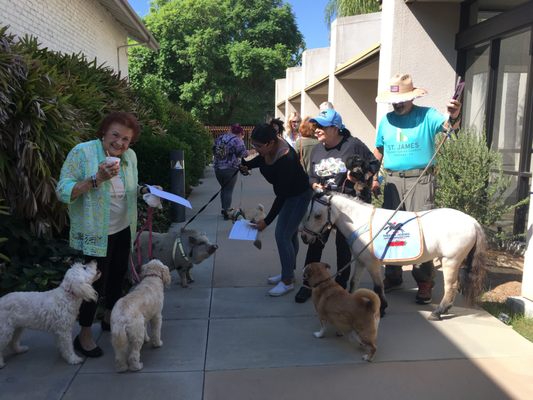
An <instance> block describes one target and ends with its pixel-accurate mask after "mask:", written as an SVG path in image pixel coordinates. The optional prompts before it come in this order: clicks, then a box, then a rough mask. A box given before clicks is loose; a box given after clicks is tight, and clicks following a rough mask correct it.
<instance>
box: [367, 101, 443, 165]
mask: <svg viewBox="0 0 533 400" xmlns="http://www.w3.org/2000/svg"><path fill="white" fill-rule="evenodd" d="M445 121H446V116H444V115H442V114H441V113H439V112H438V111H437V110H435V109H434V108H429V107H419V106H413V109H412V110H411V112H410V113H409V114H407V115H398V114H396V113H394V112H390V113H388V114H387V115H385V117H383V119H382V120H381V122H380V124H379V127H378V132H377V135H376V147H383V167H384V168H386V169H390V170H393V171H402V170H408V169H415V168H424V167H425V166H426V165H427V164H428V162H429V160H431V157H433V152H434V151H435V135H436V134H437V133H439V132H440V131H442V124H443V123H444V122H445Z"/></svg>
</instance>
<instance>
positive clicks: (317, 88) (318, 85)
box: [304, 75, 329, 94]
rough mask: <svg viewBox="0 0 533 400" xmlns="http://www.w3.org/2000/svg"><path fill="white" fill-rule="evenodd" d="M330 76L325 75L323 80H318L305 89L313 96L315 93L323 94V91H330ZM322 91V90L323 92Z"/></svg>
mask: <svg viewBox="0 0 533 400" xmlns="http://www.w3.org/2000/svg"><path fill="white" fill-rule="evenodd" d="M328 82H329V75H324V76H323V77H322V78H319V79H317V80H316V81H314V82H311V83H310V84H309V85H307V86H306V87H305V89H304V91H305V92H307V93H309V94H312V93H314V92H322V91H323V89H324V88H325V89H326V93H327V90H328ZM321 89H322V90H321Z"/></svg>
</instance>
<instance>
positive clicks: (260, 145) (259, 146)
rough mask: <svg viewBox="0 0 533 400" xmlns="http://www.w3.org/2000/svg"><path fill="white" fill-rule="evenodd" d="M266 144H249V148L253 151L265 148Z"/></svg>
mask: <svg viewBox="0 0 533 400" xmlns="http://www.w3.org/2000/svg"><path fill="white" fill-rule="evenodd" d="M267 144H268V143H254V142H252V143H250V146H252V147H253V148H254V149H260V148H261V147H263V146H266V145H267Z"/></svg>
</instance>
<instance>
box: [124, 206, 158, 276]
mask: <svg viewBox="0 0 533 400" xmlns="http://www.w3.org/2000/svg"><path fill="white" fill-rule="evenodd" d="M153 215H154V209H153V208H152V207H148V213H147V216H146V222H145V223H144V225H143V226H142V228H141V229H140V230H139V232H137V236H135V240H134V242H133V246H134V247H135V250H136V253H137V266H139V265H141V263H142V255H141V243H140V238H141V233H142V232H143V231H145V230H147V231H148V259H149V260H151V259H152V221H153ZM130 268H131V274H132V277H133V281H134V283H139V282H140V281H141V279H140V278H139V274H137V269H136V268H135V263H134V262H133V256H132V255H131V253H130Z"/></svg>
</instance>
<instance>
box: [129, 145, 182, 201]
mask: <svg viewBox="0 0 533 400" xmlns="http://www.w3.org/2000/svg"><path fill="white" fill-rule="evenodd" d="M173 149H183V150H184V151H185V153H186V154H187V153H190V152H191V148H190V147H189V145H188V144H187V143H185V142H183V141H182V140H180V139H179V138H177V137H175V136H172V135H164V136H152V135H146V136H144V135H141V137H140V139H139V142H138V143H136V144H135V147H134V150H135V153H137V159H138V166H137V169H138V170H139V182H142V183H148V184H150V185H160V186H162V187H163V189H164V190H166V191H168V190H169V189H170V150H173Z"/></svg>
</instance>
